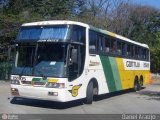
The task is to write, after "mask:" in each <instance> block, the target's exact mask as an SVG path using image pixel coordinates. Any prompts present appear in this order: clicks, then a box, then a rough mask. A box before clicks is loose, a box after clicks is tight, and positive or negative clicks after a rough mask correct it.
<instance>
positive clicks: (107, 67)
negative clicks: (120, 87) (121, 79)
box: [100, 56, 116, 92]
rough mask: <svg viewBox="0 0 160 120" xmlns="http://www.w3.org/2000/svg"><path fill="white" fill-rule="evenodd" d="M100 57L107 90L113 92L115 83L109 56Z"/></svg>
mask: <svg viewBox="0 0 160 120" xmlns="http://www.w3.org/2000/svg"><path fill="white" fill-rule="evenodd" d="M100 59H101V62H102V66H103V70H104V74H105V77H106V81H107V84H108V89H109V92H114V91H116V85H115V81H114V77H113V71H112V69H111V64H110V61H109V58H108V57H107V56H100Z"/></svg>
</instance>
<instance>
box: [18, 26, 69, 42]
mask: <svg viewBox="0 0 160 120" xmlns="http://www.w3.org/2000/svg"><path fill="white" fill-rule="evenodd" d="M68 29H69V27H68V26H67V25H54V26H29V27H22V28H21V30H20V32H19V35H18V37H17V40H20V41H25V40H27V41H33V40H35V41H38V40H66V39H67V35H68Z"/></svg>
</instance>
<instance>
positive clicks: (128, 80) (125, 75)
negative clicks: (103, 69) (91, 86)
mask: <svg viewBox="0 0 160 120" xmlns="http://www.w3.org/2000/svg"><path fill="white" fill-rule="evenodd" d="M116 61H117V65H118V69H119V74H120V78H121V82H122V89H128V88H133V87H134V80H135V76H138V79H139V80H140V76H143V82H144V85H147V84H149V83H150V71H149V70H143V68H142V69H141V68H140V69H139V70H136V69H134V70H125V67H124V62H123V58H116Z"/></svg>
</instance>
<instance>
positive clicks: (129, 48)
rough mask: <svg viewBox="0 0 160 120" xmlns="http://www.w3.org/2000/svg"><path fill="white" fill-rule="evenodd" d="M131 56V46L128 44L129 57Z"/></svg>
mask: <svg viewBox="0 0 160 120" xmlns="http://www.w3.org/2000/svg"><path fill="white" fill-rule="evenodd" d="M130 56H131V46H130V44H127V57H130Z"/></svg>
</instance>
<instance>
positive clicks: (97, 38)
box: [11, 20, 150, 104]
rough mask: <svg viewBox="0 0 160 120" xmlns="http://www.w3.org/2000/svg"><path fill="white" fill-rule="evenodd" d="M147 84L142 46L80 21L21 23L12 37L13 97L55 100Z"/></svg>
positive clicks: (147, 55) (144, 47)
mask: <svg viewBox="0 0 160 120" xmlns="http://www.w3.org/2000/svg"><path fill="white" fill-rule="evenodd" d="M149 83H150V53H149V47H148V45H146V44H141V43H139V42H135V41H132V40H130V39H128V38H125V37H122V36H120V35H117V34H115V33H112V32H109V31H106V30H102V29H98V28H95V27H93V26H90V25H88V24H85V23H81V22H75V21H66V20H57V21H54V20H53V21H42V22H33V23H25V24H23V25H22V26H21V29H20V31H19V33H18V36H17V38H16V55H15V64H14V65H13V69H12V75H11V93H12V95H13V96H14V97H22V98H31V99H42V100H51V101H59V102H67V101H73V100H77V99H82V98H85V103H87V104H91V103H92V101H93V100H94V99H93V98H94V97H95V96H97V95H101V94H106V93H110V92H114V91H120V90H125V89H130V88H134V89H135V90H136V91H137V90H140V89H141V87H142V86H144V85H147V84H149Z"/></svg>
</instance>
